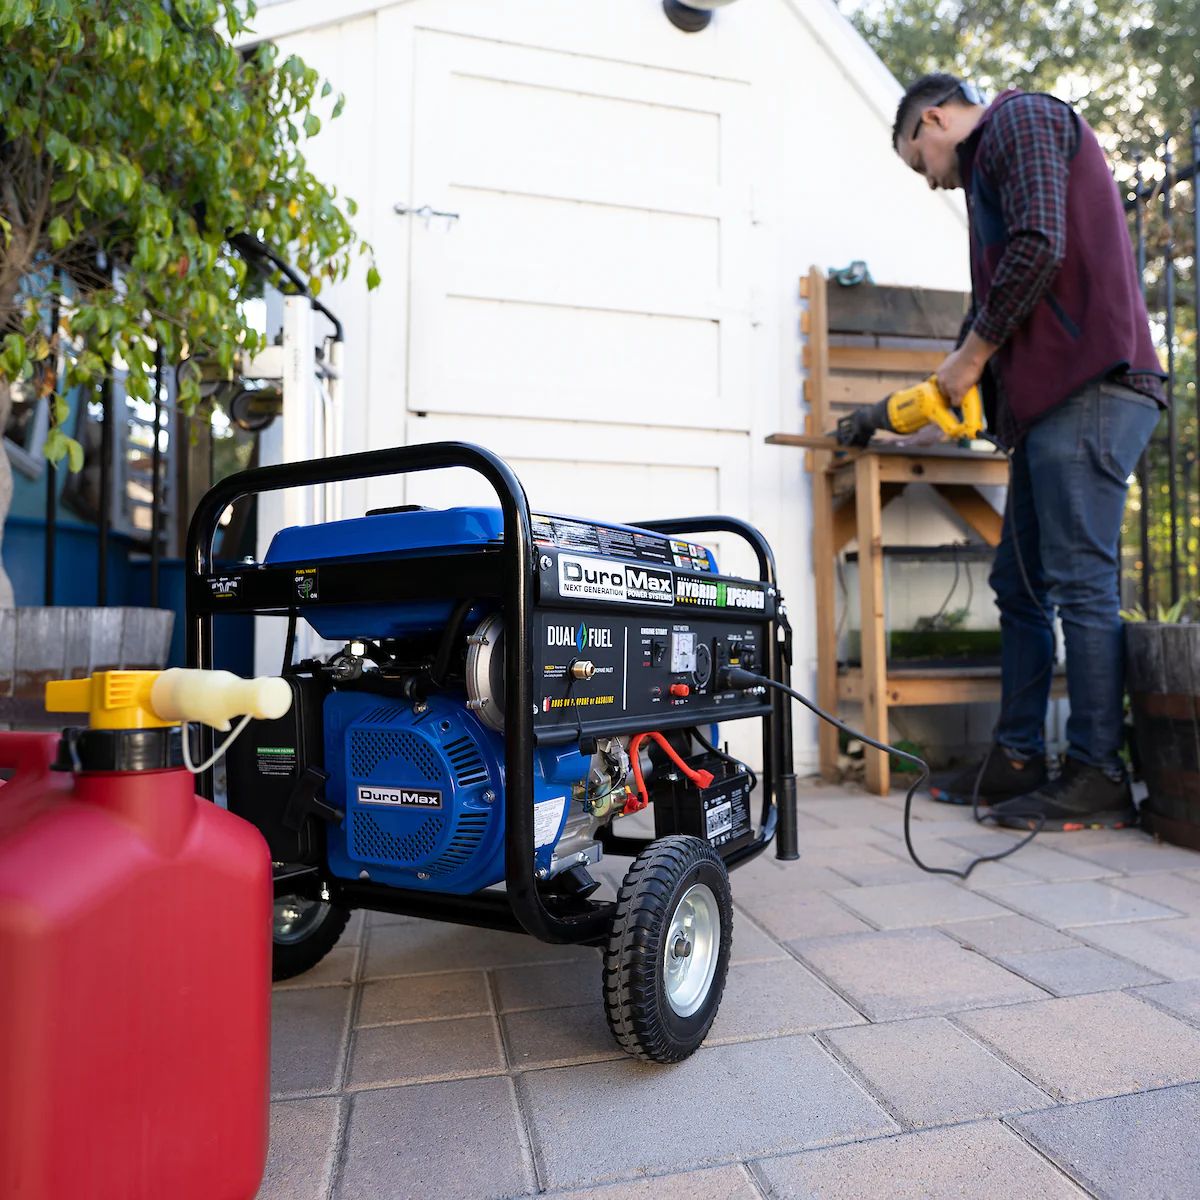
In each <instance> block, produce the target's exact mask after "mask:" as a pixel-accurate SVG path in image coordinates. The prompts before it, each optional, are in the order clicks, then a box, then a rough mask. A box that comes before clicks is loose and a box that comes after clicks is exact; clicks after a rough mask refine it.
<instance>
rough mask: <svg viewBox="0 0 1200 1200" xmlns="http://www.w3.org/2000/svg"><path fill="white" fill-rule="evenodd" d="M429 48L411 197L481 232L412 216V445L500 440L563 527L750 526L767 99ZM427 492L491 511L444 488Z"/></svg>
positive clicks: (429, 36) (557, 61)
mask: <svg viewBox="0 0 1200 1200" xmlns="http://www.w3.org/2000/svg"><path fill="white" fill-rule="evenodd" d="M415 40H416V46H415V68H416V69H415V79H414V89H413V94H414V100H413V116H412V119H413V139H412V147H413V164H412V167H413V170H412V194H411V197H408V198H407V199H408V200H409V203H410V205H411V206H412V207H414V208H420V207H423V206H425V205H428V206H429V207H430V208H432V209H434V210H438V211H442V212H449V213H456V214H458V216H457V219H453V220H451V219H449V218H445V217H437V216H432V217H428V218H425V217H422V216H421V215H419V214H413V215H410V216H408V217H405V218H400V217H397V218H396V219H398V220H400V219H404V220H407V221H408V222H409V225H410V231H409V232H410V239H411V240H410V263H411V289H410V296H409V313H410V334H411V336H410V339H409V347H410V351H409V362H408V371H409V377H408V388H407V408H408V420H407V429H406V434H407V440H408V441H409V442H410V443H413V442H420V441H434V440H441V439H443V438H452V439H460V440H466V441H475V442H479V443H480V444H483V445H486V446H488V447H489V448H490V449H493V450H495V451H496V452H497V453H499V454H501V455H502V456H503V457H505V458H506V459H508V461H509V462H510V463H511V464H512V465H513V467H514V468H515V470H516V471H517V473H518V475H519V476H520V477H521V479H522V481H523V482H524V483H525V486H526V490H527V491H528V493H529V497H530V501H531V503H532V505H533V506H534V507H535V508H537V509H541V510H543V511H546V510H549V511H556V512H567V513H572V514H575V515H579V516H585V517H594V518H606V519H618V520H619V519H626V520H629V519H636V518H639V517H641V518H646V517H651V516H655V515H663V516H668V515H670V516H675V515H683V514H688V513H702V512H713V511H729V510H731V511H734V512H740V513H745V512H747V511H748V508H749V495H748V471H749V429H750V424H751V405H752V402H753V397H752V396H751V395H750V394H749V389H750V386H751V385H750V380H751V379H752V378H753V377H754V372H752V371H751V370H750V369H749V342H750V321H751V316H750V312H749V299H748V297H749V291H750V288H749V262H748V258H749V254H748V245H747V243H748V237H749V231H750V223H751V212H750V194H751V189H750V174H749V170H748V169H747V167H746V166H745V165H744V164H746V163H747V162H748V148H747V136H748V133H749V131H748V130H747V128H746V122H745V117H744V113H745V111H746V107H747V100H748V96H747V92H748V87H747V85H745V84H742V83H738V82H736V81H730V80H720V79H713V78H711V77H707V76H700V75H695V74H690V73H687V72H684V71H678V70H665V69H662V68H656V67H646V66H642V65H635V64H630V63H623V62H616V61H613V60H610V59H600V58H591V57H587V56H583V55H578V54H568V53H563V52H560V51H554V50H545V49H537V48H531V47H525V46H516V45H509V44H504V43H498V42H494V41H485V40H481V39H474V38H468V37H461V36H457V35H452V34H445V33H438V32H432V31H427V30H419V31H417V33H416V39H415ZM376 402H378V399H377V401H376ZM408 498H409V499H410V500H415V501H418V502H422V503H429V504H446V503H462V502H463V500H464V498H466V499H468V500H470V501H473V502H474V501H479V500H486V499H487V498H488V496H487V490H486V488H479V487H476V488H470V487H468V488H467V489H466V490H464V488H463V481H462V480H461V479H455V478H454V477H453V476H450V475H442V476H440V477H427V478H424V479H417V480H415V481H413V482H412V483H410V485H409V490H408Z"/></svg>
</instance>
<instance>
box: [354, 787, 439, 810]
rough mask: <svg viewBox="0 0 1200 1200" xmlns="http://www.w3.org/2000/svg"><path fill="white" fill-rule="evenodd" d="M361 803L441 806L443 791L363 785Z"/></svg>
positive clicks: (397, 805)
mask: <svg viewBox="0 0 1200 1200" xmlns="http://www.w3.org/2000/svg"><path fill="white" fill-rule="evenodd" d="M358 802H359V804H386V805H389V806H390V807H393V808H441V807H442V793H441V792H436V791H433V790H432V789H426V788H385V787H363V786H360V787H359V789H358Z"/></svg>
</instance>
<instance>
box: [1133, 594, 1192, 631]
mask: <svg viewBox="0 0 1200 1200" xmlns="http://www.w3.org/2000/svg"><path fill="white" fill-rule="evenodd" d="M1193 599H1194V598H1193V597H1191V596H1180V597H1179V599H1178V600H1176V601H1175V603H1174V604H1172V605H1171V606H1170V607H1169V608H1168V607H1166V606H1165V605H1162V604H1159V605H1156V606H1155V608H1156V613H1155V617H1154V619H1155V621H1156V622H1157V623H1158V624H1159V625H1179V624H1181V623H1183V622H1185V621H1186V620H1187V617H1186V615H1185V614H1186V612H1187V609H1188V608H1189V606H1190V605H1191V604H1192V603H1193ZM1121 619H1122V620H1123V621H1129V622H1131V623H1133V624H1140V623H1141V622H1143V621H1149V620H1150V618H1149V617H1148V616H1147V615H1146V610H1145V609H1144V608H1142V606H1141V605H1140V604H1135V605H1134V606H1133V607H1132V608H1123V609H1121Z"/></svg>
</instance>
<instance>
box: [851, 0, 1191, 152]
mask: <svg viewBox="0 0 1200 1200" xmlns="http://www.w3.org/2000/svg"><path fill="white" fill-rule="evenodd" d="M839 3H840V5H841V7H842V9H843V10H844V11H846V12H847V14H848V15H849V16H850V19H851V20H852V21H853V22H854V24H855V26H856V27H857V28H858V30H859V32H860V33H862V35H863V36H864V37H865V38H866V40H867V41H868V42H869V43H870V45H871V47H872V48H873V49H874V50H875V52H876V53H877V54H878V55H879V57H880V58H882V59H883V61H884V63H885V64H886V65H887V67H888V68H889V70H891V72H892V74H893V75H895V76H896V78H897V79H899V80H900V82H901V83H903V84H905V85H907V84H909V83H911V82H912V81H913V80H914V79H916V78H917V77H918V76H920V75H924V74H925V73H927V72H929V71H950V72H952V73H954V74H957V75H961V76H963V77H964V78H969V79H971V80H973V81H974V82H975V83H977V84H978V85H979V86H980V87H982V88H983V89H984V90H985V91H988V92H990V93H992V94H993V95H994V94H996V93H997V92H999V91H1001V90H1002V89H1004V88H1006V87H1021V88H1025V89H1026V90H1027V91H1047V92H1051V93H1053V94H1054V95H1056V96H1059V97H1061V98H1062V99H1064V100H1067V101H1069V102H1070V103H1072V104H1074V105H1075V107H1077V108H1078V109H1079V110H1080V112H1081V113H1082V114H1083V115H1084V116H1085V117H1086V118H1087V120H1088V122H1089V123H1090V124H1091V125H1092V126H1093V127H1094V128H1095V129H1096V130H1097V131H1098V132H1099V133H1100V134H1101V136H1102V137H1107V138H1108V139H1109V140H1110V141H1120V142H1123V143H1139V142H1142V143H1146V144H1149V143H1150V142H1151V141H1153V140H1154V139H1157V138H1161V137H1162V136H1163V135H1164V134H1166V133H1169V132H1171V133H1173V132H1177V131H1179V130H1180V129H1181V127H1182V124H1183V120H1184V118H1185V117H1186V114H1187V112H1188V110H1189V109H1190V108H1196V107H1200V5H1198V4H1197V3H1196V0H1085V2H1083V3H1080V2H1079V0H1025V2H1024V3H1021V4H1011V3H1004V2H1003V0H839Z"/></svg>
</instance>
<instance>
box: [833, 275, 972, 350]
mask: <svg viewBox="0 0 1200 1200" xmlns="http://www.w3.org/2000/svg"><path fill="white" fill-rule="evenodd" d="M968 303H969V297H968V296H967V294H966V293H965V292H948V291H934V290H932V289H927V288H915V287H887V286H878V285H876V284H859V285H858V286H857V287H849V288H845V287H834V288H830V290H829V328H830V329H836V330H839V331H849V330H852V331H854V332H855V333H876V334H881V335H892V336H896V337H946V338H954V337H957V336H958V332H959V329H960V327H961V326H962V320H963V316H964V315H965V314H966V311H967V305H968Z"/></svg>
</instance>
